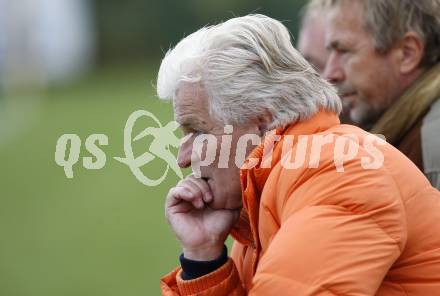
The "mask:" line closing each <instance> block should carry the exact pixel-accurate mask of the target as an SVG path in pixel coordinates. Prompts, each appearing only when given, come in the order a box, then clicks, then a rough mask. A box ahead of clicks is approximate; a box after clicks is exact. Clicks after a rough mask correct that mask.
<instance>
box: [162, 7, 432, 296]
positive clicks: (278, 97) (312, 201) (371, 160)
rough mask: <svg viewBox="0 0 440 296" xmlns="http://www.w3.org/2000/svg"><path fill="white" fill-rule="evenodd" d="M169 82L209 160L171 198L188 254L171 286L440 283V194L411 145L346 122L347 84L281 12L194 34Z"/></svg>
mask: <svg viewBox="0 0 440 296" xmlns="http://www.w3.org/2000/svg"><path fill="white" fill-rule="evenodd" d="M157 90H158V95H159V97H161V98H172V99H173V104H174V112H175V119H176V121H177V122H179V123H180V125H181V128H182V130H183V132H184V134H185V135H186V136H187V137H186V141H184V142H183V143H182V145H181V147H180V148H179V155H178V164H179V165H180V166H181V167H190V166H191V167H193V169H194V168H196V169H197V171H198V173H197V174H194V175H190V176H188V177H187V178H185V179H184V180H182V181H181V182H179V183H178V184H177V185H176V186H175V187H173V188H171V189H170V191H169V193H168V195H167V198H166V204H165V213H166V217H167V220H168V222H169V224H170V225H171V228H172V230H173V232H174V233H175V235H176V236H177V238H178V239H179V241H180V243H181V245H182V249H183V252H182V254H181V256H180V263H181V266H180V267H178V268H176V269H175V270H174V271H172V272H171V273H169V274H168V275H166V276H164V277H163V278H162V279H161V288H162V293H163V294H164V295H247V294H249V295H277V294H278V295H286V294H287V295H420V296H421V295H436V294H438V293H439V291H440V224H439V223H438V221H440V193H439V192H438V191H437V190H435V189H434V188H433V187H432V186H431V185H430V183H429V182H428V180H427V179H426V177H425V176H424V175H423V174H422V173H421V172H420V171H419V170H418V169H417V167H416V166H414V165H413V164H412V162H410V161H409V160H408V159H407V158H406V157H405V156H404V155H402V154H401V153H400V152H399V151H398V150H396V149H394V148H393V147H392V146H390V145H388V144H386V143H385V142H383V141H382V140H380V139H379V138H377V137H376V136H373V135H371V134H369V133H367V132H365V131H363V130H361V129H359V128H357V127H354V126H349V125H341V124H340V123H339V119H338V113H339V112H340V110H341V103H340V100H339V97H338V96H337V95H336V92H335V90H334V89H333V88H332V87H331V86H330V85H329V84H328V83H327V82H326V81H325V80H323V79H322V78H320V76H319V75H318V74H317V73H316V71H315V70H314V69H313V68H312V66H310V64H308V63H307V62H306V61H305V59H304V58H303V57H302V56H301V55H300V54H299V53H298V52H297V51H296V50H295V49H294V47H293V46H292V44H291V41H290V36H289V33H288V31H287V29H286V28H285V27H284V26H283V25H282V24H281V23H280V22H278V21H276V20H274V19H271V18H269V17H266V16H263V15H249V16H245V17H239V18H234V19H231V20H228V21H226V22H224V23H222V24H219V25H217V26H212V27H205V28H202V29H200V30H199V31H197V32H195V33H193V34H191V35H189V36H188V37H186V38H184V39H183V40H182V41H181V42H180V43H179V44H178V45H177V46H176V47H175V48H174V49H172V50H170V51H169V52H168V53H167V54H166V56H165V58H164V60H163V61H162V64H161V67H160V70H159V75H158V82H157ZM249 142H250V143H251V144H252V145H256V146H257V147H252V145H248V144H249ZM225 151H226V152H225ZM241 154H244V157H246V160H245V161H244V162H242V161H240V155H241ZM209 155H211V156H212V155H214V158H212V159H211V161H210V162H206V161H205V160H206V159H207V158H208V157H209ZM292 159H294V160H292ZM196 175H197V176H196ZM421 213H422V214H421ZM229 234H231V235H232V236H233V238H234V244H233V248H232V251H231V254H230V257H229V256H228V251H227V248H226V246H225V239H226V238H227V236H228V235H229Z"/></svg>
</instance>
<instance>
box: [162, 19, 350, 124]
mask: <svg viewBox="0 0 440 296" xmlns="http://www.w3.org/2000/svg"><path fill="white" fill-rule="evenodd" d="M182 82H187V83H188V82H189V83H200V85H201V86H202V87H204V88H205V90H206V92H207V94H208V97H209V102H210V104H209V106H210V113H211V115H213V116H215V117H216V118H218V119H220V120H221V121H222V122H223V123H229V124H239V123H245V122H248V121H249V120H253V119H255V118H258V117H259V116H260V115H261V114H263V113H265V112H270V114H271V115H272V119H273V121H272V125H271V126H269V128H277V127H281V126H285V125H287V124H289V123H292V122H296V121H299V120H304V119H307V118H309V117H311V116H312V115H313V114H315V113H316V112H317V111H318V110H319V109H324V110H328V111H332V112H335V113H337V114H339V113H340V111H341V109H342V107H341V102H340V99H339V97H338V95H337V93H336V91H335V89H334V88H333V87H332V86H331V85H330V84H329V83H327V82H326V81H325V80H324V79H322V78H321V77H320V76H319V75H318V73H317V72H316V71H315V70H314V69H313V67H312V66H311V65H310V64H309V63H308V62H307V61H306V60H305V59H304V58H303V57H302V56H301V54H300V53H299V52H298V51H297V50H296V49H295V48H294V47H293V45H292V43H291V41H290V34H289V32H288V30H287V28H286V27H285V26H284V25H283V24H281V23H280V22H279V21H276V20H274V19H272V18H269V17H267V16H264V15H248V16H244V17H238V18H233V19H230V20H228V21H226V22H224V23H221V24H219V25H216V26H211V27H205V28H202V29H200V30H198V31H197V32H195V33H193V34H191V35H189V36H187V37H186V38H184V39H183V40H181V41H180V42H179V43H178V44H177V46H176V47H175V48H174V49H172V50H169V51H168V52H167V54H166V55H165V58H164V59H163V61H162V64H161V66H160V70H159V74H158V80H157V92H158V96H159V97H160V98H162V99H167V98H174V96H175V94H176V91H177V90H178V88H179V85H180V83H182Z"/></svg>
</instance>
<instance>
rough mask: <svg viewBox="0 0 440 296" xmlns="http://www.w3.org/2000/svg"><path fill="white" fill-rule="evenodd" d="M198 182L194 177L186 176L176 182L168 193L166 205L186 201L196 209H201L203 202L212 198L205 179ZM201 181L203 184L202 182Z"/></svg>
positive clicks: (170, 205) (169, 205)
mask: <svg viewBox="0 0 440 296" xmlns="http://www.w3.org/2000/svg"><path fill="white" fill-rule="evenodd" d="M201 181H202V182H198V180H197V179H195V178H192V179H190V178H187V179H185V180H183V181H181V182H179V183H178V184H177V186H176V187H174V188H171V190H170V191H169V193H168V196H167V201H166V207H167V208H168V207H172V206H175V205H177V204H178V203H180V202H182V201H183V202H187V203H190V204H192V205H193V207H194V208H196V209H202V208H204V206H205V202H209V201H211V200H212V195H210V191H209V187H208V185H207V184H206V182H205V181H203V180H201ZM203 182H204V183H205V184H203Z"/></svg>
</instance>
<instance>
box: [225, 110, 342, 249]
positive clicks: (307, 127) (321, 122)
mask: <svg viewBox="0 0 440 296" xmlns="http://www.w3.org/2000/svg"><path fill="white" fill-rule="evenodd" d="M339 123H340V121H339V118H338V116H337V115H336V114H335V113H332V112H326V111H319V112H318V113H316V114H315V115H313V116H312V117H311V118H309V119H306V120H303V121H300V122H297V123H292V124H290V125H288V126H286V127H284V128H280V129H277V130H274V131H272V132H270V133H269V134H268V135H266V136H265V138H264V140H263V143H262V144H260V145H259V146H258V147H256V148H255V149H254V150H253V151H252V152H251V153H250V155H249V156H248V158H247V159H246V161H245V163H244V165H243V167H242V169H241V170H240V179H241V187H242V197H243V208H242V210H241V213H240V219H239V221H238V222H237V224H236V225H235V227H234V229H233V230H232V232H231V234H232V236H233V237H234V239H236V240H237V241H239V242H240V243H242V244H245V245H252V246H254V247H258V245H259V243H258V242H259V239H258V214H259V206H260V197H261V192H262V191H263V188H264V186H265V184H266V181H267V179H268V177H269V175H270V173H271V171H272V168H274V167H275V165H276V164H277V163H278V162H279V161H280V159H281V157H282V155H281V152H282V151H281V150H282V146H283V137H284V136H286V135H294V136H299V135H311V134H315V133H319V132H322V131H325V130H327V129H329V128H330V127H332V126H335V125H338V124H339ZM272 151H273V152H272ZM270 152H272V153H270ZM270 155H271V157H270ZM251 164H256V165H254V166H252V165H251ZM247 167H252V168H249V169H248V168H247Z"/></svg>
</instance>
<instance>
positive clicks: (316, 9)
mask: <svg viewBox="0 0 440 296" xmlns="http://www.w3.org/2000/svg"><path fill="white" fill-rule="evenodd" d="M322 4H323V3H322V1H320V0H311V1H309V2H308V3H307V4H306V5H305V6H304V8H303V10H302V20H301V27H300V30H299V33H298V36H299V37H298V44H297V47H298V50H299V52H300V53H301V54H302V55H303V56H304V58H305V59H306V60H307V61H308V62H309V63H310V64H312V66H314V67H315V69H316V71H317V72H318V73H319V74H321V75H322V73H323V72H324V68H325V64H326V63H327V58H328V52H327V49H326V48H325V26H326V15H325V10H324V9H323V5H322ZM342 104H343V109H342V112H341V114H340V115H339V117H340V120H341V122H342V123H352V122H351V120H350V116H349V108H348V106H346V104H345V101H344V100H342Z"/></svg>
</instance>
